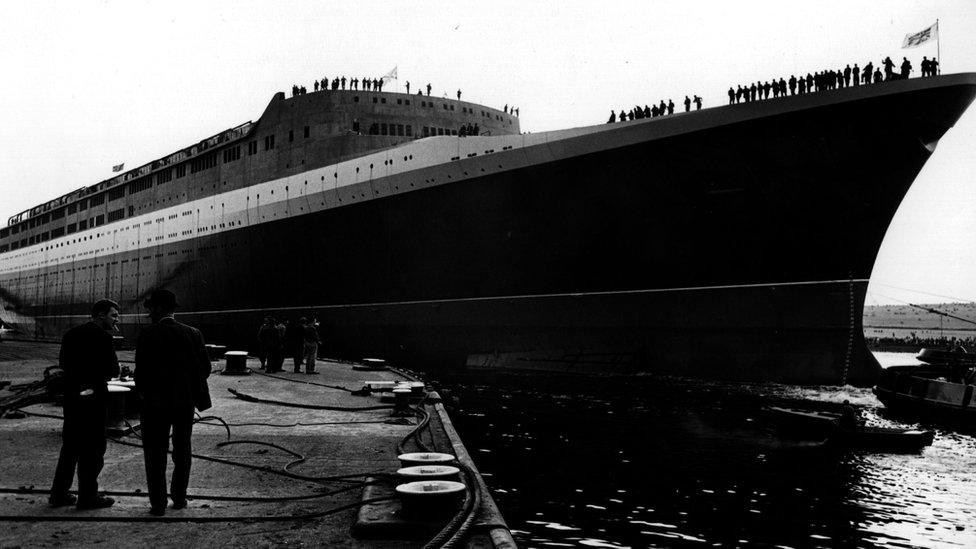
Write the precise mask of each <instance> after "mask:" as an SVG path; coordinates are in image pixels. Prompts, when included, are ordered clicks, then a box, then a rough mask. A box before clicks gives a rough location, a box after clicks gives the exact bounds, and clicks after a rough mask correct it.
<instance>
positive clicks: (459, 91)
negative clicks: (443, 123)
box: [457, 90, 461, 101]
mask: <svg viewBox="0 0 976 549" xmlns="http://www.w3.org/2000/svg"><path fill="white" fill-rule="evenodd" d="M457 96H458V101H460V100H461V90H458V91H457Z"/></svg>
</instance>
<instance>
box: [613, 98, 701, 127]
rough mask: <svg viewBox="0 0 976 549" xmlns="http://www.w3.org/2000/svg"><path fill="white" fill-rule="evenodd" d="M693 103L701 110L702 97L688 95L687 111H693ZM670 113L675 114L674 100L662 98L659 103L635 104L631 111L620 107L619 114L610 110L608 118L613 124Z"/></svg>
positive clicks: (686, 99)
mask: <svg viewBox="0 0 976 549" xmlns="http://www.w3.org/2000/svg"><path fill="white" fill-rule="evenodd" d="M692 103H694V104H695V110H701V106H702V98H701V97H698V96H697V95H696V96H694V99H692V98H690V97H688V96H687V95H686V96H685V112H690V111H691V104H692ZM670 114H674V101H672V100H670V99H668V102H667V103H665V102H664V100H663V99H662V100H661V103H660V104H658V105H651V106H647V105H644V106H643V107H641V106H640V105H635V106H634V108H632V109H630V110H629V111H627V110H625V109H620V114H619V115H617V113H616V112H614V111H610V119H609V120H607V124H613V123H614V122H617V121H618V120H619V121H620V122H624V121H627V120H640V119H642V118H656V117H658V116H666V115H670Z"/></svg>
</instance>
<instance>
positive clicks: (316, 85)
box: [312, 80, 319, 91]
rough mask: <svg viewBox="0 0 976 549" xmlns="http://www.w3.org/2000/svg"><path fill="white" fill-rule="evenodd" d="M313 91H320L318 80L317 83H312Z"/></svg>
mask: <svg viewBox="0 0 976 549" xmlns="http://www.w3.org/2000/svg"><path fill="white" fill-rule="evenodd" d="M312 89H314V90H315V91H319V81H318V80H316V81H314V82H313V83H312Z"/></svg>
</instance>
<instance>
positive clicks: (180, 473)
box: [133, 290, 211, 516]
mask: <svg viewBox="0 0 976 549" xmlns="http://www.w3.org/2000/svg"><path fill="white" fill-rule="evenodd" d="M143 304H144V305H145V306H146V308H147V309H149V318H151V319H152V322H153V323H152V325H150V326H148V327H146V328H144V329H143V330H142V332H140V333H139V340H138V342H137V343H136V369H135V372H134V373H133V377H134V378H135V381H136V391H138V392H139V396H140V397H142V448H143V454H144V456H145V461H146V483H147V484H148V487H149V503H150V505H151V506H152V509H151V510H150V513H152V514H153V515H157V516H161V515H164V514H165V513H166V454H167V452H168V451H169V438H170V430H172V432H173V466H174V467H173V479H172V483H171V484H170V494H169V495H170V497H172V498H173V509H183V508H184V507H186V487H187V484H189V481H190V459H191V456H190V454H191V449H190V437H191V435H192V434H193V409H194V408H196V409H197V410H200V411H201V412H202V411H203V410H206V409H208V408H210V405H211V403H210V391H209V389H208V388H207V377H208V376H210V358H209V357H208V356H207V349H206V347H205V345H204V342H203V335H202V334H201V333H200V330H197V329H196V328H193V327H191V326H187V325H186V324H181V323H179V322H177V321H176V319H175V318H173V315H174V312H175V311H176V307H177V304H176V295H174V294H173V292H170V291H168V290H156V291H155V292H153V293H152V295H151V296H150V297H149V299H147V300H146V301H145V302H144V303H143Z"/></svg>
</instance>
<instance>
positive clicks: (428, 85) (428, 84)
mask: <svg viewBox="0 0 976 549" xmlns="http://www.w3.org/2000/svg"><path fill="white" fill-rule="evenodd" d="M427 97H430V82H428V83H427Z"/></svg>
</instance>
